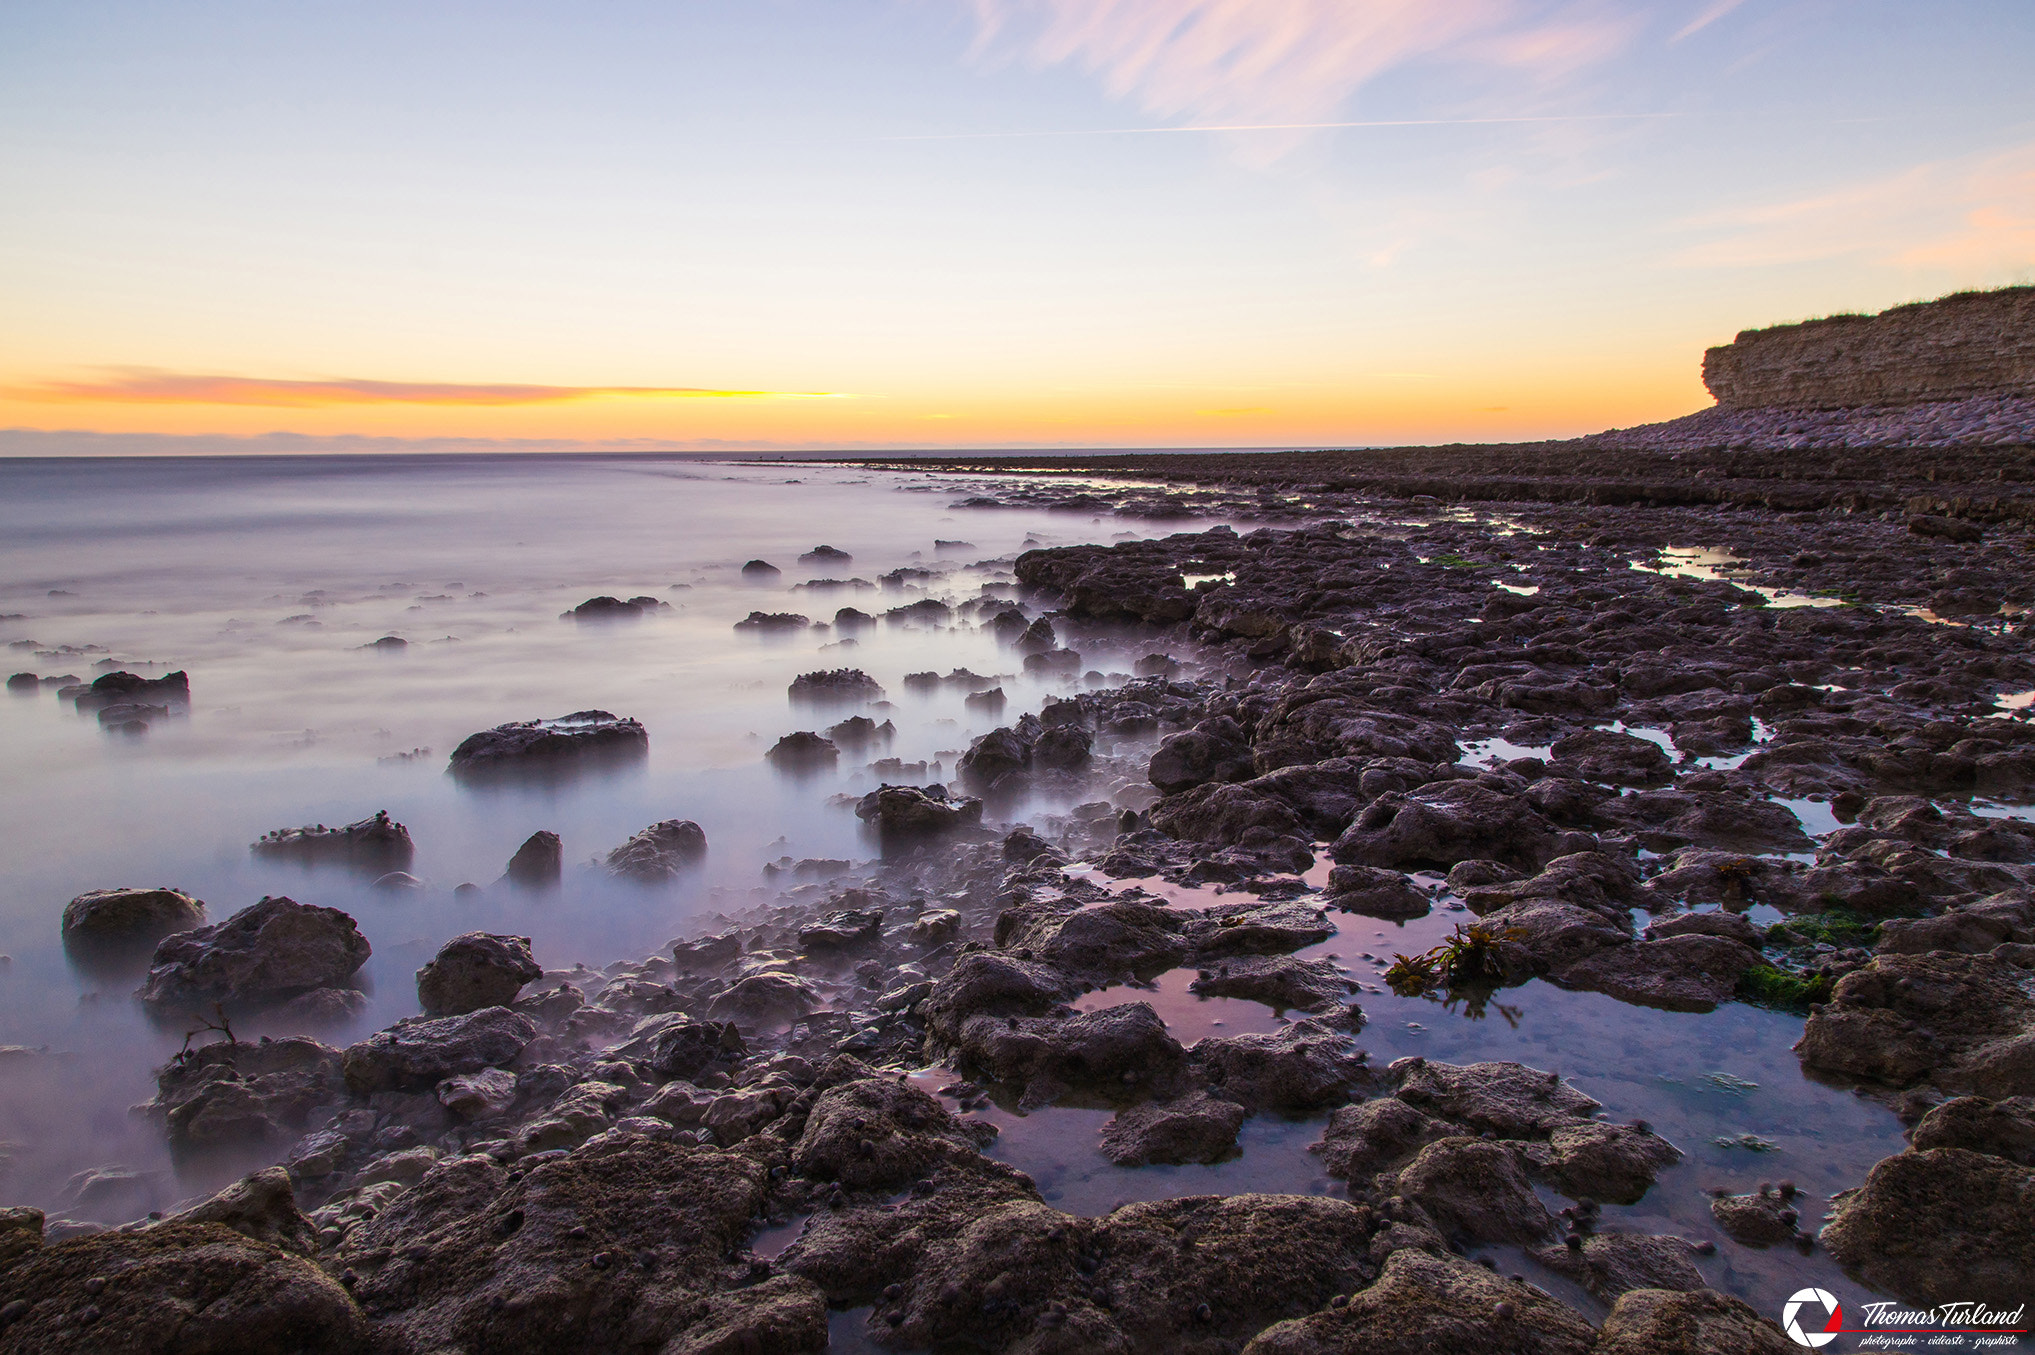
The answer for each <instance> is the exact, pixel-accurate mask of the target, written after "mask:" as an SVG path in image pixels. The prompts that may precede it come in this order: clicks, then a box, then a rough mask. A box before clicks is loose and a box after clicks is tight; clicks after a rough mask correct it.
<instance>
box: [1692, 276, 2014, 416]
mask: <svg viewBox="0 0 2035 1355" xmlns="http://www.w3.org/2000/svg"><path fill="white" fill-rule="evenodd" d="M1703 384H1704V385H1706V386H1708V387H1709V388H1710V393H1711V394H1712V395H1714V396H1716V397H1717V403H1718V404H1719V405H1721V406H1723V407H1725V408H1727V409H1751V408H1761V407H1765V408H1772V407H1781V408H1792V409H1842V408H1847V407H1851V406H1856V405H1907V404H1916V403H1919V402H1921V401H1925V400H1956V399H1963V398H1966V397H1970V396H1975V395H1998V394H2008V395H2035V287H2006V288H2002V289H2000V290H1999V291H1993V292H1963V293H1959V294H1958V295H1956V296H1946V297H1944V298H1943V299H1941V300H1940V301H1926V302H1918V303H1916V304H1914V305H1908V306H1896V307H1894V308H1893V309H1892V310H1886V311H1881V312H1880V313H1879V314H1878V315H1847V316H1839V317H1836V318H1834V319H1830V320H1811V321H1809V322H1808V323H1807V324H1800V325H1776V326H1774V327H1773V328H1772V329H1748V330H1745V331H1743V332H1741V333H1740V334H1739V336H1738V338H1737V340H1736V341H1735V342H1733V343H1729V344H1725V345H1723V346H1722V347H1719V348H1713V349H1711V350H1710V351H1709V352H1707V353H1705V354H1704V355H1703Z"/></svg>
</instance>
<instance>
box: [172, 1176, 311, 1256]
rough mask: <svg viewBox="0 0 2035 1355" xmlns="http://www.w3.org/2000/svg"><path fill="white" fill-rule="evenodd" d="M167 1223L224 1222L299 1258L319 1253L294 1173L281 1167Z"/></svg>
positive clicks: (239, 1183)
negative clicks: (292, 1182) (299, 1200)
mask: <svg viewBox="0 0 2035 1355" xmlns="http://www.w3.org/2000/svg"><path fill="white" fill-rule="evenodd" d="M163 1223H165V1224H171V1225H175V1224H185V1223H223V1224H225V1225H226V1226H227V1227H228V1228H231V1229H232V1230H233V1231H234V1232H236V1233H239V1234H240V1235H241V1236H242V1237H251V1238H253V1239H254V1240H255V1241H257V1242H266V1243H268V1244H269V1245H270V1246H271V1247H276V1248H279V1249H281V1250H283V1251H286V1252H295V1253H296V1254H297V1255H299V1256H310V1255H311V1254H312V1253H314V1252H316V1251H317V1250H318V1233H317V1230H316V1229H315V1228H313V1227H312V1226H311V1220H309V1219H307V1218H305V1217H304V1212H303V1211H302V1210H301V1209H299V1208H297V1193H296V1191H295V1190H294V1189H293V1188H292V1187H291V1185H290V1174H289V1173H288V1172H287V1171H285V1170H283V1169H282V1168H281V1167H264V1168H263V1169H262V1170H260V1171H258V1172H256V1173H254V1175H252V1176H248V1177H244V1178H242V1179H241V1180H239V1181H236V1182H234V1183H233V1184H232V1185H230V1186H228V1187H226V1189H224V1190H222V1191H220V1192H219V1193H218V1194H217V1195H214V1196H213V1197H212V1198H211V1199H209V1200H206V1201H204V1202H203V1203H202V1204H196V1205H193V1206H192V1207H191V1208H189V1209H186V1210H184V1211H183V1212H182V1213H178V1214H172V1215H170V1216H169V1217H168V1218H166V1219H164V1220H163Z"/></svg>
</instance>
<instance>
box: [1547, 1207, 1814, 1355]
mask: <svg viewBox="0 0 2035 1355" xmlns="http://www.w3.org/2000/svg"><path fill="white" fill-rule="evenodd" d="M1581 1240H1582V1243H1583V1245H1582V1246H1580V1247H1570V1246H1567V1245H1560V1246H1554V1245H1550V1246H1545V1247H1536V1248H1535V1249H1534V1250H1533V1251H1532V1252H1531V1253H1529V1254H1530V1255H1531V1256H1532V1257H1533V1259H1534V1260H1535V1261H1537V1262H1539V1263H1540V1264H1541V1265H1543V1266H1546V1267H1547V1268H1548V1269H1549V1270H1551V1271H1553V1272H1554V1273H1555V1274H1557V1275H1560V1276H1561V1277H1562V1278H1564V1279H1568V1280H1574V1281H1575V1282H1576V1283H1577V1284H1580V1285H1582V1286H1583V1288H1585V1289H1587V1290H1589V1291H1590V1293H1591V1294H1592V1295H1594V1296H1595V1297H1597V1298H1599V1299H1601V1300H1603V1301H1604V1302H1605V1303H1610V1302H1611V1301H1613V1300H1614V1299H1616V1298H1617V1297H1618V1296H1619V1295H1620V1294H1624V1293H1628V1292H1630V1291H1632V1290H1636V1289H1638V1290H1665V1291H1668V1292H1671V1293H1689V1292H1692V1291H1695V1290H1699V1289H1701V1288H1703V1272H1702V1271H1700V1270H1698V1269H1696V1261H1695V1258H1696V1256H1697V1251H1696V1246H1695V1244H1694V1243H1692V1242H1690V1241H1688V1240H1687V1239H1686V1238H1680V1237H1656V1236H1651V1235H1649V1234H1646V1233H1592V1234H1590V1235H1589V1236H1587V1237H1584V1238H1582V1239H1581ZM1777 1334H1778V1333H1777ZM1599 1349H1600V1350H1601V1349H1602V1347H1599ZM1710 1349H1712V1348H1711V1347H1705V1348H1704V1350H1705V1352H1706V1355H1707V1351H1708V1350H1710ZM1691 1355H1695V1352H1691Z"/></svg>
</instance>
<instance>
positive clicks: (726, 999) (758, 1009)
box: [707, 973, 820, 1025]
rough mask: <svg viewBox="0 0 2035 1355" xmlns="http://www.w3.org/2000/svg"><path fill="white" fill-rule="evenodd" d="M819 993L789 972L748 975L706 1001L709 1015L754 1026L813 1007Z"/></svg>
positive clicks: (801, 1013) (804, 1012)
mask: <svg viewBox="0 0 2035 1355" xmlns="http://www.w3.org/2000/svg"><path fill="white" fill-rule="evenodd" d="M819 1005H820V996H819V994H817V993H815V992H814V991H813V990H812V988H811V987H810V986H808V985H807V984H806V983H805V982H804V981H803V980H801V979H799V978H798V977H797V976H795V975H792V974H779V973H763V974H751V975H749V976H748V977H747V978H743V979H738V980H737V981H736V982H735V983H733V984H732V985H730V986H729V987H728V988H727V989H726V990H725V991H724V992H722V993H721V994H720V995H719V996H717V997H715V998H714V1000H713V1001H712V1002H711V1003H709V1004H708V1006H707V1011H708V1013H709V1014H710V1015H713V1016H720V1017H740V1018H741V1019H743V1020H745V1021H748V1022H750V1023H752V1024H754V1025H783V1024H785V1023H787V1022H791V1021H796V1020H798V1019H799V1018H800V1017H802V1016H805V1015H807V1014H808V1013H810V1012H812V1011H814V1010H816V1009H817V1008H818V1007H819Z"/></svg>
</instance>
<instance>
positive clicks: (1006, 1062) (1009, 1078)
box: [954, 1002, 1182, 1100]
mask: <svg viewBox="0 0 2035 1355" xmlns="http://www.w3.org/2000/svg"><path fill="white" fill-rule="evenodd" d="M954 1044H955V1046H956V1047H957V1049H958V1050H959V1052H960V1054H961V1056H962V1058H963V1060H964V1062H966V1063H968V1064H971V1065H973V1066H975V1067H978V1068H980V1069H982V1070H983V1071H984V1072H985V1073H987V1074H988V1075H989V1076H991V1077H993V1078H995V1079H996V1080H997V1081H999V1082H1007V1083H1009V1084H1011V1085H1012V1086H1015V1087H1020V1088H1025V1089H1027V1091H1028V1092H1029V1093H1030V1095H1031V1096H1032V1097H1033V1099H1035V1100H1050V1099H1053V1098H1054V1097H1057V1096H1058V1095H1059V1094H1060V1093H1061V1092H1063V1091H1065V1090H1066V1089H1068V1088H1073V1087H1091V1088H1108V1089H1110V1090H1113V1091H1118V1092H1121V1091H1122V1090H1123V1088H1124V1087H1126V1086H1135V1085H1139V1084H1146V1085H1150V1084H1154V1083H1159V1084H1163V1083H1165V1082H1167V1081H1168V1080H1170V1078H1171V1077H1172V1076H1173V1074H1174V1073H1175V1072H1177V1070H1178V1069H1179V1067H1180V1061H1181V1055H1182V1050H1181V1048H1180V1042H1179V1041H1177V1040H1175V1039H1174V1038H1173V1037H1172V1036H1171V1035H1170V1034H1168V1033H1167V1031H1166V1023H1165V1022H1164V1021H1163V1020H1161V1019H1160V1018H1159V1014H1158V1013H1157V1012H1155V1011H1153V1010H1152V1008H1151V1006H1150V1004H1148V1003H1144V1002H1132V1003H1126V1004H1124V1005H1123V1006H1119V1007H1104V1008H1103V1009H1102V1010H1100V1011H1094V1012H1081V1013H1079V1014H1077V1015H1074V1016H1064V1017H1063V1016H1051V1017H1029V1016H1020V1017H994V1016H975V1017H970V1018H969V1019H968V1020H966V1021H964V1022H963V1023H962V1024H961V1028H960V1030H959V1031H958V1032H957V1033H956V1038H955V1040H954Z"/></svg>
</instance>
